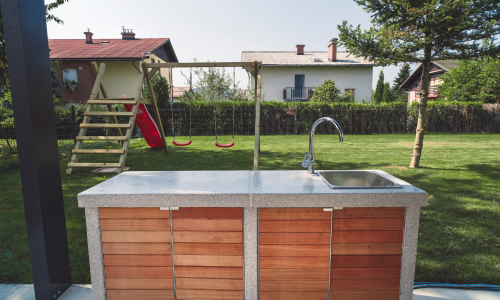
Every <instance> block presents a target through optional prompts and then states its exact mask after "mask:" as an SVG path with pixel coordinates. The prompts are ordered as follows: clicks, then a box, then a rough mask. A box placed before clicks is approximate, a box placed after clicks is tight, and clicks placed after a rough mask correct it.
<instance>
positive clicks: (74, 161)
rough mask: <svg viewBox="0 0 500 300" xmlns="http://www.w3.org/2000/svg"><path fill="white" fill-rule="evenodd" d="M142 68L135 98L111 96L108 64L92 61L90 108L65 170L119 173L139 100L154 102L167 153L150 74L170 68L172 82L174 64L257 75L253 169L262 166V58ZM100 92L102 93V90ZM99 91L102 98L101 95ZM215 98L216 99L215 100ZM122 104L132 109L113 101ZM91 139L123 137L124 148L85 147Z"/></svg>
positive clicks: (88, 103) (145, 64) (169, 74)
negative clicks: (82, 158) (96, 159)
mask: <svg viewBox="0 0 500 300" xmlns="http://www.w3.org/2000/svg"><path fill="white" fill-rule="evenodd" d="M141 67H142V71H141V74H140V76H139V82H138V87H137V91H136V94H135V97H134V98H109V96H108V93H107V92H106V88H105V86H104V84H103V82H102V79H103V76H104V71H105V69H106V65H105V64H104V63H101V64H100V66H99V67H98V65H97V63H96V62H92V68H93V69H94V73H95V74H96V80H95V83H94V87H93V88H92V93H91V94H90V99H89V100H88V101H87V110H86V111H85V112H84V114H83V116H84V117H83V121H82V123H81V124H80V132H79V134H78V136H77V137H76V144H75V148H74V149H73V150H72V152H71V153H72V155H71V160H70V162H69V163H68V169H67V170H66V173H67V174H68V175H70V174H71V173H72V171H73V169H74V168H80V167H87V168H117V173H121V172H122V171H123V167H124V166H125V162H126V160H127V154H128V149H129V145H130V139H131V138H132V131H133V129H134V124H135V121H136V117H137V113H138V108H139V105H140V104H148V105H152V106H153V110H154V121H155V122H156V124H157V127H158V131H159V134H160V136H161V140H162V142H163V148H164V149H165V153H168V150H167V143H166V139H165V132H164V130H163V126H162V123H161V119H160V113H159V111H158V105H157V101H156V99H155V96H154V93H153V86H152V84H151V77H152V76H153V75H154V74H155V73H156V72H158V71H159V70H160V69H161V68H166V69H167V70H168V76H167V82H168V84H169V85H170V86H172V69H173V68H199V67H201V68H207V67H212V68H223V67H241V68H243V69H245V70H246V71H247V72H248V73H250V75H251V76H253V77H254V78H255V80H254V83H255V84H254V92H255V93H254V94H255V143H254V162H253V169H254V170H257V169H258V167H259V151H260V90H261V75H260V69H261V67H262V63H261V62H257V61H255V62H194V63H145V62H143V63H142V64H141ZM144 82H146V87H147V89H148V91H149V95H150V97H151V99H142V98H141V96H142V91H143V88H144ZM99 92H100V93H99ZM98 95H99V96H100V97H102V98H100V97H99V98H98ZM214 101H215V100H214ZM116 104H123V105H132V109H131V111H127V112H115V111H113V109H112V105H116ZM95 105H105V106H107V108H108V111H93V107H94V106H95ZM93 116H105V117H111V119H112V120H113V123H90V120H91V117H93ZM118 116H126V117H129V121H128V123H119V122H118V119H117V117H118ZM88 128H114V129H116V132H117V134H118V135H117V136H87V135H86V133H87V129H88ZM122 129H126V132H125V134H123V131H122ZM90 140H108V141H120V142H121V143H122V148H121V149H82V147H83V142H84V141H90ZM80 154H120V158H119V160H118V162H116V163H81V162H79V161H78V156H79V155H80Z"/></svg>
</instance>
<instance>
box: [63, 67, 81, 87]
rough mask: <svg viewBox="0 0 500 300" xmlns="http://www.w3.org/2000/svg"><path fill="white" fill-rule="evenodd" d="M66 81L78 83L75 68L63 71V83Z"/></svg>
mask: <svg viewBox="0 0 500 300" xmlns="http://www.w3.org/2000/svg"><path fill="white" fill-rule="evenodd" d="M66 80H68V81H74V82H76V83H78V75H77V73H76V68H65V69H63V81H66Z"/></svg>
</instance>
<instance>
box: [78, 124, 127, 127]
mask: <svg viewBox="0 0 500 300" xmlns="http://www.w3.org/2000/svg"><path fill="white" fill-rule="evenodd" d="M130 127H131V125H130V124H106V123H82V124H80V128H130Z"/></svg>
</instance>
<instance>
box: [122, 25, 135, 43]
mask: <svg viewBox="0 0 500 300" xmlns="http://www.w3.org/2000/svg"><path fill="white" fill-rule="evenodd" d="M122 40H135V33H133V32H132V29H125V26H122Z"/></svg>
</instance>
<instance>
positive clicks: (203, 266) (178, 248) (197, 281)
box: [172, 207, 243, 300]
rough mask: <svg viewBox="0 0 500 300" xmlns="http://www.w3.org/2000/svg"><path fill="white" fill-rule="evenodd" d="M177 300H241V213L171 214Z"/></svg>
mask: <svg viewBox="0 0 500 300" xmlns="http://www.w3.org/2000/svg"><path fill="white" fill-rule="evenodd" d="M172 229H173V236H174V259H175V284H176V289H175V290H176V294H177V299H178V300H185V299H231V300H233V299H234V300H243V209H242V208H209V207H199V208H198V207H196V208H194V207H191V208H189V207H181V208H180V209H179V210H175V211H172Z"/></svg>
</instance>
